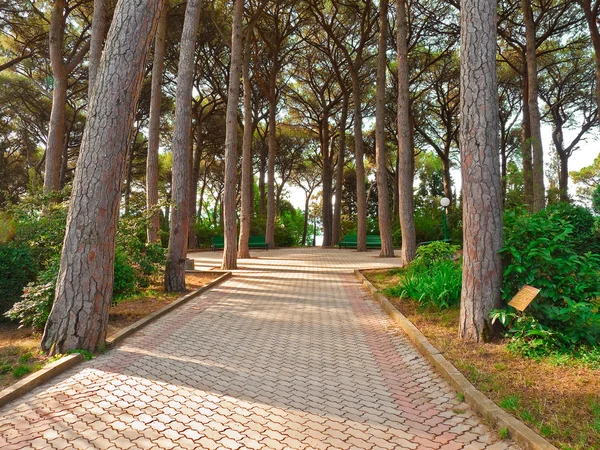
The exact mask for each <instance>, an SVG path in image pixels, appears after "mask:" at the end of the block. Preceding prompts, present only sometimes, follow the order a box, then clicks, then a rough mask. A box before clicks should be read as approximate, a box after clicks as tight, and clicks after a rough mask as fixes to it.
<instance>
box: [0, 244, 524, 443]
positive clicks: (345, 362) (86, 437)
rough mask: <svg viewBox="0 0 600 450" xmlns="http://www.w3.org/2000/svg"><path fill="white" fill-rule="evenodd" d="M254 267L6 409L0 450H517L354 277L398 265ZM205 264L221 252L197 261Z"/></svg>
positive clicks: (314, 257)
mask: <svg viewBox="0 0 600 450" xmlns="http://www.w3.org/2000/svg"><path fill="white" fill-rule="evenodd" d="M253 256H254V257H255V259H252V260H243V261H241V264H240V265H241V266H244V268H245V270H241V271H239V272H236V274H235V275H234V277H233V278H231V279H230V280H228V281H227V282H225V283H223V284H222V285H220V286H219V287H217V288H215V289H213V290H212V291H210V292H207V293H205V294H203V295H202V296H200V297H199V298H197V299H196V300H193V301H191V302H189V303H187V304H186V305H185V306H183V307H181V308H179V309H178V310H176V311H175V312H172V313H170V314H169V315H167V316H166V317H164V318H162V319H160V320H159V321H157V322H155V323H154V324H152V325H150V326H148V327H147V328H145V329H143V330H142V331H140V332H138V333H136V334H135V335H134V336H133V337H131V338H129V339H127V340H126V341H125V343H124V344H123V345H121V346H120V347H118V348H117V349H115V350H113V351H110V352H108V353H106V354H103V355H101V356H98V357H97V358H95V359H93V360H92V361H89V362H86V363H84V364H81V365H79V366H78V367H76V368H74V369H72V370H70V371H68V372H67V373H65V374H64V375H62V376H60V377H59V378H57V379H55V380H54V381H52V382H51V383H49V384H46V385H44V386H42V387H40V388H37V389H36V390H34V391H33V392H31V393H30V394H28V395H27V396H25V397H23V398H22V399H20V400H18V401H16V402H13V403H12V404H10V405H8V406H6V407H5V408H3V409H2V410H0V448H1V449H3V450H8V449H19V448H55V449H62V448H82V449H92V448H112V449H127V448H131V449H144V448H164V449H171V448H184V449H187V448H201V449H214V448H220V449H238V448H249V449H259V448H271V449H280V448H289V449H344V450H346V449H445V450H450V449H465V450H466V449H487V450H495V449H517V447H516V446H515V445H513V444H511V443H510V442H507V441H497V439H496V437H495V434H494V433H493V432H490V431H489V430H488V429H487V428H486V427H485V426H484V425H482V424H481V423H480V421H479V420H478V419H477V418H476V417H475V416H474V414H473V413H472V412H471V410H470V409H469V407H468V406H467V405H466V404H464V403H460V402H459V401H458V400H457V395H456V393H455V392H453V391H452V389H451V388H450V387H449V386H448V385H447V384H446V383H445V382H444V381H443V380H442V379H441V378H440V377H439V376H437V375H436V374H435V373H434V371H433V369H432V368H431V367H430V366H429V365H428V363H426V362H425V360H424V359H423V358H422V357H421V356H420V355H419V354H418V353H417V351H416V350H415V349H414V347H413V346H412V345H411V344H410V343H409V341H408V340H407V338H405V337H404V336H403V335H402V334H401V333H400V332H398V331H397V330H396V328H395V327H394V326H393V324H392V322H391V321H390V320H389V319H388V318H387V316H386V315H385V313H384V312H383V311H382V310H381V309H380V307H379V306H378V305H376V304H375V303H374V302H373V301H372V300H371V299H370V298H369V296H368V295H367V294H366V292H365V291H364V290H363V289H362V287H361V286H360V285H359V284H358V282H357V281H356V278H355V277H354V275H352V272H351V269H353V268H354V267H363V268H367V267H371V268H373V267H390V266H392V265H398V263H399V261H398V260H397V259H394V260H382V259H378V258H376V256H377V253H376V252H374V251H372V252H369V253H367V254H358V253H356V252H353V251H351V250H341V251H340V250H333V249H331V250H317V249H309V250H288V251H284V250H279V251H269V252H253ZM193 257H194V258H195V259H196V261H197V267H199V268H208V267H214V266H217V265H218V263H219V258H220V257H221V253H214V254H213V253H197V254H194V255H193Z"/></svg>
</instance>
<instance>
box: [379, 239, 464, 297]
mask: <svg viewBox="0 0 600 450" xmlns="http://www.w3.org/2000/svg"><path fill="white" fill-rule="evenodd" d="M457 251H458V246H455V245H450V244H448V243H446V242H441V241H438V242H432V243H431V244H427V245H422V246H420V247H419V248H418V249H417V257H416V258H415V260H414V261H413V263H412V264H411V265H410V266H409V267H408V269H406V270H405V271H404V275H403V277H402V278H401V280H400V283H398V285H397V286H396V287H394V288H390V289H387V290H386V292H387V293H389V294H390V295H393V296H395V297H401V298H411V299H413V300H416V301H418V302H419V303H420V304H422V305H423V306H431V307H434V308H437V309H444V308H449V307H451V306H455V305H458V304H459V303H460V292H461V286H462V268H461V265H460V263H458V262H455V261H452V260H451V259H450V258H452V257H453V256H454V255H455V254H456V252H457Z"/></svg>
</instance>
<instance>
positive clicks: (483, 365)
mask: <svg viewBox="0 0 600 450" xmlns="http://www.w3.org/2000/svg"><path fill="white" fill-rule="evenodd" d="M365 276H366V277H367V278H368V279H369V281H371V283H373V285H374V286H375V287H376V288H378V289H380V290H383V289H385V288H387V287H392V286H395V285H396V284H397V283H398V275H397V272H394V271H391V272H390V271H368V272H365ZM390 301H391V302H392V303H393V304H394V306H396V308H398V310H399V311H400V312H402V313H403V314H404V315H405V316H406V317H407V318H408V319H409V320H410V321H411V322H412V323H413V324H415V326H416V327H417V328H419V329H420V330H421V332H422V333H423V334H424V335H425V336H426V337H427V339H429V340H430V342H431V343H432V344H433V345H434V346H435V347H437V349H438V350H439V351H440V352H442V353H443V354H444V356H445V357H446V358H447V359H448V360H449V361H450V362H451V363H452V364H454V366H455V367H456V368H457V369H459V370H460V371H461V372H462V373H463V374H464V375H465V376H466V377H467V378H468V379H469V381H471V382H472V383H473V384H474V385H475V386H476V387H477V389H479V390H480V391H482V392H483V393H485V394H486V395H487V396H488V397H490V398H491V399H492V400H493V401H494V402H496V403H497V404H498V405H499V406H501V407H502V408H504V409H505V410H506V411H508V412H510V413H512V414H513V415H515V416H516V417H518V418H519V419H520V420H522V421H523V422H525V423H527V424H528V425H529V426H530V427H532V428H534V429H535V430H536V431H537V432H538V433H540V434H541V435H543V436H544V437H546V439H548V440H550V441H551V442H552V443H553V444H554V445H556V446H557V447H559V448H561V449H565V450H567V449H573V450H598V449H600V370H597V369H592V368H589V367H588V366H586V365H584V364H578V363H577V361H570V362H569V363H567V364H562V365H561V364H560V363H559V361H557V360H556V359H555V358H547V359H546V360H532V359H529V358H524V357H522V356H519V355H516V354H513V353H511V352H510V351H509V350H508V349H507V347H506V342H505V341H497V342H494V343H488V344H469V343H465V342H462V341H461V340H459V339H458V337H457V336H458V321H459V320H458V319H459V310H458V308H455V309H452V310H446V311H442V312H440V311H434V310H430V309H422V308H420V307H419V306H418V304H417V303H416V302H415V301H412V300H406V299H399V298H390Z"/></svg>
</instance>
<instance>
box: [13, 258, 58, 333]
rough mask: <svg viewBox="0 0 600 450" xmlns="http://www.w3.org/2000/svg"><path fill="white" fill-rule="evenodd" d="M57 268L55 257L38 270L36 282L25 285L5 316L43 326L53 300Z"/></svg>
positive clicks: (28, 323)
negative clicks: (46, 265) (19, 298)
mask: <svg viewBox="0 0 600 450" xmlns="http://www.w3.org/2000/svg"><path fill="white" fill-rule="evenodd" d="M59 268H60V261H59V260H58V258H55V259H54V260H53V261H52V263H50V264H49V266H48V268H47V269H45V270H43V271H42V272H40V274H39V276H38V280H37V281H36V282H33V283H29V284H28V285H27V287H26V288H25V290H24V291H23V295H22V296H21V301H19V302H17V303H15V304H14V305H13V307H12V308H11V309H10V310H9V311H8V312H6V313H5V316H6V317H8V318H9V319H11V320H17V321H19V323H20V324H21V325H22V326H29V327H33V328H36V329H42V328H44V325H46V321H47V320H48V315H49V314H50V310H51V309H52V303H53V302H54V293H55V290H56V279H57V278H58V270H59Z"/></svg>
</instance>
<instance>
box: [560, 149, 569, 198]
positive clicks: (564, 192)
mask: <svg viewBox="0 0 600 450" xmlns="http://www.w3.org/2000/svg"><path fill="white" fill-rule="evenodd" d="M558 156H559V158H560V173H559V176H558V188H559V190H560V201H561V202H568V201H569V200H570V199H569V156H568V155H567V154H566V152H564V151H562V152H559V153H558Z"/></svg>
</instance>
